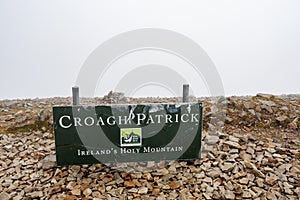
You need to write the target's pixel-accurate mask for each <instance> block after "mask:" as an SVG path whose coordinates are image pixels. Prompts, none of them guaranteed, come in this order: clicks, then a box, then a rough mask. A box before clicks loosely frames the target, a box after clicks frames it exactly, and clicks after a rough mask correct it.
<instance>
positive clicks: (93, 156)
mask: <svg viewBox="0 0 300 200" xmlns="http://www.w3.org/2000/svg"><path fill="white" fill-rule="evenodd" d="M53 120H54V133H55V147H56V160H57V164H58V165H72V164H92V163H112V162H115V163H118V162H143V161H159V160H188V159H197V158H199V157H200V149H201V131H202V104H201V103H184V104H130V105H109V106H108V105H101V106H64V107H53Z"/></svg>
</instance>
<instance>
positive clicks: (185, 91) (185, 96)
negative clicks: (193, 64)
mask: <svg viewBox="0 0 300 200" xmlns="http://www.w3.org/2000/svg"><path fill="white" fill-rule="evenodd" d="M182 102H183V103H187V102H189V84H183V95H182Z"/></svg>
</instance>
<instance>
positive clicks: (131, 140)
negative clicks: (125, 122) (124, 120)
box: [120, 128, 142, 147]
mask: <svg viewBox="0 0 300 200" xmlns="http://www.w3.org/2000/svg"><path fill="white" fill-rule="evenodd" d="M120 143H121V147H126V146H141V145H142V129H141V128H123V129H120Z"/></svg>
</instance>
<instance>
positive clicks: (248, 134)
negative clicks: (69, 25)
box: [0, 93, 300, 200]
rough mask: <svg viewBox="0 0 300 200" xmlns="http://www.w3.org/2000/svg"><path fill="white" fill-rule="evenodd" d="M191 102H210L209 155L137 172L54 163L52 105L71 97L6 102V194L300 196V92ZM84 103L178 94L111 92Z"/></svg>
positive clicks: (0, 182) (1, 106)
mask: <svg viewBox="0 0 300 200" xmlns="http://www.w3.org/2000/svg"><path fill="white" fill-rule="evenodd" d="M191 100H192V101H199V100H201V101H203V102H204V123H203V128H204V131H203V152H204V153H203V155H202V156H203V157H202V158H201V159H199V160H194V161H180V162H179V161H175V162H171V163H169V164H166V163H165V162H164V161H162V162H158V163H157V162H148V163H137V164H133V163H128V164H127V168H126V169H128V168H132V169H134V170H133V171H131V172H130V171H128V170H122V168H120V166H113V165H103V164H96V165H82V166H68V167H56V166H55V156H54V154H55V146H54V136H53V129H52V118H51V116H52V114H51V112H52V111H51V110H52V106H54V105H70V102H71V99H70V98H49V99H25V100H3V101H0V200H7V199H300V150H299V147H300V139H299V136H300V119H299V116H300V96H299V95H287V96H273V95H268V94H258V95H256V96H249V97H228V98H220V99H211V98H203V99H195V98H191ZM81 101H82V104H107V103H141V102H176V101H178V99H176V98H169V99H167V98H165V99H159V98H145V99H133V98H126V97H124V96H123V95H122V94H120V93H110V94H108V95H107V96H105V97H104V98H94V99H82V100H81ZM225 114H226V115H225ZM122 165H123V167H124V165H125V164H122ZM131 165H134V166H131ZM124 169H125V168H124Z"/></svg>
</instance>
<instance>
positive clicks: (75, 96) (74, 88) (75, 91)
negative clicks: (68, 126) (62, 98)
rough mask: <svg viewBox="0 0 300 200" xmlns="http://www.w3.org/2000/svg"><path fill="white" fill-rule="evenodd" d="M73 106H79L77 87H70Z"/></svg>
mask: <svg viewBox="0 0 300 200" xmlns="http://www.w3.org/2000/svg"><path fill="white" fill-rule="evenodd" d="M72 97H73V105H74V106H76V105H79V87H77V86H74V87H72Z"/></svg>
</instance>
